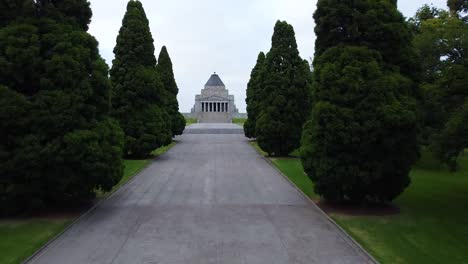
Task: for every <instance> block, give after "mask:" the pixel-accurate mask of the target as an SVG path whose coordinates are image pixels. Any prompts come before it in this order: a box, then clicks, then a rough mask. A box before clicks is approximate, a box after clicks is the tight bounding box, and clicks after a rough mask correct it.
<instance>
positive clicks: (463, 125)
mask: <svg viewBox="0 0 468 264" xmlns="http://www.w3.org/2000/svg"><path fill="white" fill-rule="evenodd" d="M467 135H468V102H467V103H465V104H464V105H463V107H462V108H461V109H459V110H458V111H457V112H455V113H454V114H453V115H452V116H451V117H450V119H449V120H448V122H447V123H446V124H445V127H444V128H443V129H442V130H441V132H440V133H438V134H437V135H436V136H435V138H434V140H433V142H432V145H431V149H432V151H433V152H434V153H435V156H436V157H437V158H438V159H439V160H440V161H442V162H443V163H445V164H447V165H448V166H449V168H450V170H452V171H455V170H456V169H457V167H458V162H457V159H458V157H459V156H460V153H462V152H463V151H464V149H465V148H466V147H467V146H468V137H467Z"/></svg>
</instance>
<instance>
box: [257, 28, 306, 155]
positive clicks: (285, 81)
mask: <svg viewBox="0 0 468 264" xmlns="http://www.w3.org/2000/svg"><path fill="white" fill-rule="evenodd" d="M260 74H261V76H260V77H259V78H261V89H260V94H261V95H262V96H263V97H264V98H263V99H262V100H261V102H260V103H259V104H258V106H257V107H258V108H257V109H260V113H259V115H258V120H257V122H256V128H255V131H256V136H257V141H258V145H259V146H260V147H261V148H262V149H263V150H264V151H265V152H267V153H268V154H269V155H273V156H286V155H288V154H289V153H291V152H292V151H293V150H295V149H297V148H298V147H299V145H300V138H301V133H302V126H303V124H304V122H305V120H306V119H307V117H308V116H309V113H310V80H309V78H310V71H309V65H308V64H307V62H305V61H303V60H302V59H301V57H300V56H299V51H298V49H297V43H296V37H295V33H294V29H293V27H292V26H291V25H289V24H288V23H286V22H281V21H278V22H277V23H276V25H275V30H274V34H273V38H272V47H271V50H270V52H268V54H267V56H266V59H265V64H264V66H263V67H262V70H261V73H260Z"/></svg>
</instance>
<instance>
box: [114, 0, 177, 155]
mask: <svg viewBox="0 0 468 264" xmlns="http://www.w3.org/2000/svg"><path fill="white" fill-rule="evenodd" d="M153 42H154V41H153V37H152V36H151V32H150V29H149V22H148V19H147V18H146V14H145V12H144V10H143V6H142V4H141V2H138V1H130V2H129V3H128V6H127V12H126V14H125V17H124V19H123V22H122V27H121V29H120V33H119V36H118V37H117V46H116V47H115V49H114V53H115V59H114V62H113V66H112V70H111V81H112V84H113V88H114V93H113V100H112V104H113V106H114V110H115V111H114V115H115V117H116V118H117V119H118V121H119V123H120V126H121V127H122V128H123V130H124V132H125V151H124V153H125V155H126V156H129V157H133V158H146V157H147V156H148V155H150V153H151V152H152V151H153V150H155V149H157V148H159V147H161V146H163V145H167V144H169V143H170V142H171V125H170V118H169V115H168V114H167V112H166V111H165V110H164V109H163V108H162V107H163V105H164V104H163V99H164V86H163V83H162V82H161V79H160V78H159V75H158V73H157V71H156V58H155V56H154V44H153Z"/></svg>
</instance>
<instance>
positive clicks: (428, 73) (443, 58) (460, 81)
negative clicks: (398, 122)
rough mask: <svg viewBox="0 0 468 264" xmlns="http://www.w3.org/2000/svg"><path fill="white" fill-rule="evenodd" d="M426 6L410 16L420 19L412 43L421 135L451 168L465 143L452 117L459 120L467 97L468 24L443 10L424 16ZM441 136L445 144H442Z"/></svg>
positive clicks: (454, 166)
mask: <svg viewBox="0 0 468 264" xmlns="http://www.w3.org/2000/svg"><path fill="white" fill-rule="evenodd" d="M428 8H429V7H427V6H425V7H423V8H421V9H420V10H419V11H418V13H417V14H416V16H415V19H414V20H419V21H420V22H419V23H417V24H415V28H416V36H415V39H414V44H415V46H416V48H417V50H418V52H419V53H420V58H421V59H420V64H421V65H422V69H423V72H422V73H423V74H422V79H421V80H422V81H421V88H422V91H423V95H424V103H423V110H424V133H423V135H422V137H421V138H422V142H423V143H425V144H426V145H432V148H433V149H435V150H436V151H435V152H436V154H437V157H438V158H440V160H441V161H442V162H444V163H447V164H448V165H449V166H450V167H451V168H452V169H455V168H456V160H457V157H458V156H459V154H460V152H461V151H462V150H463V149H464V148H465V147H467V146H468V145H467V144H466V141H465V139H464V138H465V136H464V135H462V134H459V133H456V132H455V131H462V130H463V129H464V128H463V124H462V123H461V122H458V121H456V120H460V119H462V117H461V116H463V115H464V114H463V113H464V112H465V108H464V104H465V102H466V100H467V98H468V59H467V56H466V51H467V50H468V24H466V22H464V21H463V20H461V19H460V18H459V16H458V15H457V14H453V13H452V14H450V13H449V12H447V11H445V10H437V12H433V14H434V15H432V16H425V15H424V14H425V13H427V9H428ZM455 125H460V127H459V128H456V127H455ZM448 135H451V136H454V138H449V136H448ZM455 136H458V137H456V138H455ZM442 139H443V140H446V141H447V144H445V145H444V143H443V142H442ZM455 142H458V145H457V144H455Z"/></svg>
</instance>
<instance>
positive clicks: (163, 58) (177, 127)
mask: <svg viewBox="0 0 468 264" xmlns="http://www.w3.org/2000/svg"><path fill="white" fill-rule="evenodd" d="M156 70H157V72H158V74H159V76H160V78H161V81H162V83H163V87H164V89H163V106H164V109H165V110H166V111H167V112H168V114H169V116H170V118H171V119H170V121H171V131H172V136H176V135H182V133H183V132H184V129H185V117H184V116H183V115H182V114H181V113H180V112H179V102H178V101H177V94H178V93H179V88H177V83H176V81H175V78H174V71H173V69H172V61H171V58H170V57H169V53H168V52H167V48H166V46H163V47H162V49H161V52H160V53H159V58H158V65H157V66H156Z"/></svg>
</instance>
